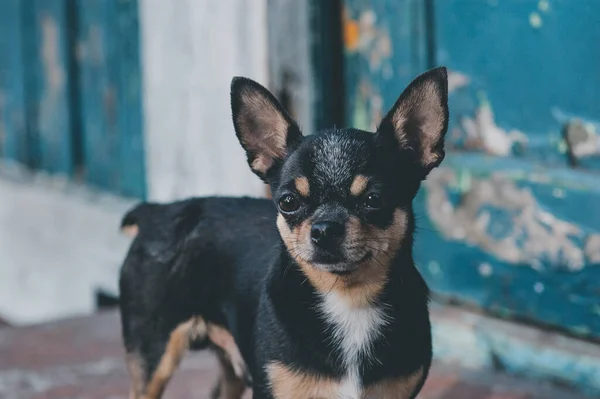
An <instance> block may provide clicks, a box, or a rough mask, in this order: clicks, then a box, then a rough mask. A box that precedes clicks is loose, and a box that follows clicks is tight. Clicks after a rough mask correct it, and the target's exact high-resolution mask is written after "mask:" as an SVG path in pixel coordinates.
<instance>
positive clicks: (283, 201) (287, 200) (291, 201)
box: [279, 194, 300, 213]
mask: <svg viewBox="0 0 600 399" xmlns="http://www.w3.org/2000/svg"><path fill="white" fill-rule="evenodd" d="M298 208H300V201H298V198H296V197H294V196H293V195H292V194H285V195H284V196H283V197H281V198H280V199H279V209H281V211H282V212H285V213H290V212H294V211H297V210H298Z"/></svg>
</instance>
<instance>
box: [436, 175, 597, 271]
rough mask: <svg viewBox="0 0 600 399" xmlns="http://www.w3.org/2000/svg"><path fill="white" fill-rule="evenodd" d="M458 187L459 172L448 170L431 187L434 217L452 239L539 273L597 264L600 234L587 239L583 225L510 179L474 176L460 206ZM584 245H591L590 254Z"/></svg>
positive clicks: (493, 176)
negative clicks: (454, 194) (454, 196)
mask: <svg viewBox="0 0 600 399" xmlns="http://www.w3.org/2000/svg"><path fill="white" fill-rule="evenodd" d="M458 185H459V176H458V174H457V173H456V172H455V171H454V170H451V169H447V168H446V169H442V170H439V171H437V172H436V173H434V174H432V176H431V178H429V179H428V180H427V181H426V183H425V187H426V190H427V200H426V207H427V213H428V216H429V217H430V219H431V221H432V222H433V223H434V225H435V227H436V228H437V229H438V230H439V232H440V233H441V234H442V235H443V236H444V237H445V238H446V239H448V240H454V241H464V242H466V243H467V244H469V245H474V246H477V247H479V248H480V249H482V250H483V251H485V252H487V253H490V254H492V255H493V256H495V257H496V258H497V259H499V260H502V261H505V262H508V263H511V264H514V265H530V266H531V267H532V268H534V269H537V270H539V269H542V268H544V267H545V266H550V267H552V268H566V269H567V270H571V271H576V270H580V269H582V268H583V266H584V265H585V264H586V260H587V261H588V262H589V263H594V262H592V260H593V259H594V260H596V259H598V257H600V236H596V235H588V236H587V237H586V234H585V233H584V232H583V231H582V230H581V229H580V228H579V227H578V226H577V225H575V224H573V223H569V222H567V221H565V220H561V219H559V218H558V217H556V216H555V215H553V214H551V213H549V212H547V211H546V210H545V209H543V208H542V207H541V206H540V205H539V204H538V202H537V200H536V198H535V197H534V195H533V194H532V193H531V191H530V190H529V189H528V188H526V187H525V188H521V187H518V186H517V185H516V184H515V182H514V181H512V180H510V179H508V178H507V177H505V176H502V175H500V174H493V175H492V176H491V177H489V178H470V182H469V187H468V189H467V191H465V192H463V193H462V196H461V199H460V201H458V203H457V204H454V203H453V202H452V200H451V198H450V195H449V192H448V188H449V187H452V186H454V187H457V186H458ZM581 242H586V247H585V250H584V248H582V246H581V244H580V243H581ZM586 258H587V259H586Z"/></svg>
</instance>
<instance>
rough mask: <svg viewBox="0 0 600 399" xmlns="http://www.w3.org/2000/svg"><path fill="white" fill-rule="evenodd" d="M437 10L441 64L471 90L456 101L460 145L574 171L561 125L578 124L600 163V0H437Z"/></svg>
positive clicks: (462, 90) (457, 93)
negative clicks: (569, 166)
mask: <svg viewBox="0 0 600 399" xmlns="http://www.w3.org/2000/svg"><path fill="white" fill-rule="evenodd" d="M434 14H435V31H436V34H435V42H436V53H435V58H436V60H437V62H438V63H440V64H444V65H446V66H448V68H449V69H450V70H451V71H454V72H455V73H457V74H460V76H459V75H456V76H455V79H454V82H455V83H457V84H460V82H461V81H462V82H463V84H464V85H463V86H462V87H457V86H455V90H454V92H453V94H452V95H451V97H450V102H451V111H452V112H451V116H452V120H451V130H452V135H451V136H450V139H451V141H452V143H453V144H454V146H455V147H457V148H459V149H468V150H475V151H482V152H486V153H490V154H494V155H499V156H519V157H526V158H528V159H531V160H532V161H535V162H542V163H546V164H555V165H557V164H561V165H566V164H567V157H566V154H565V149H566V145H565V143H564V142H563V139H562V130H563V126H564V124H565V123H567V122H569V121H571V120H572V119H575V118H578V119H581V120H582V121H584V122H586V123H587V124H588V125H590V129H589V130H590V134H589V136H590V137H589V138H587V139H585V138H581V140H587V142H588V143H587V144H588V146H591V147H593V149H592V150H591V156H590V158H591V157H592V156H594V157H596V158H599V157H600V140H598V138H599V137H600V136H599V135H600V107H599V106H598V104H599V103H600V92H599V91H598V90H597V89H596V88H597V87H600V74H598V71H599V70H600V52H598V51H591V49H596V48H598V43H600V17H599V15H600V3H599V2H598V1H597V0H580V1H577V7H573V2H572V1H569V0H558V1H547V0H541V1H540V0H502V1H480V2H475V1H470V0H435V1H434ZM490 114H491V115H490ZM595 141H598V143H595ZM584 163H585V162H584ZM595 165H596V166H595V168H596V169H600V162H597V163H595Z"/></svg>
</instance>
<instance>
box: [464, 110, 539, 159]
mask: <svg viewBox="0 0 600 399" xmlns="http://www.w3.org/2000/svg"><path fill="white" fill-rule="evenodd" d="M461 126H462V128H463V130H464V132H465V134H466V143H465V146H466V147H468V148H470V149H480V150H483V151H485V152H486V153H488V154H491V155H499V156H507V155H510V154H511V153H512V151H513V147H514V145H515V144H521V145H526V144H527V142H528V139H527V135H525V134H524V133H523V132H521V131H520V130H517V129H512V130H510V131H507V130H505V129H502V128H501V127H500V126H498V125H496V122H495V120H494V112H493V110H492V107H491V105H490V104H489V102H487V101H486V100H484V101H483V102H482V104H481V106H480V107H479V108H478V109H477V111H476V113H475V117H474V118H470V117H464V118H463V119H462V121H461Z"/></svg>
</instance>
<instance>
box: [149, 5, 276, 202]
mask: <svg viewBox="0 0 600 399" xmlns="http://www.w3.org/2000/svg"><path fill="white" fill-rule="evenodd" d="M140 18H141V30H142V68H143V72H142V73H143V87H144V114H145V120H144V125H145V136H144V139H145V146H146V165H147V179H148V197H149V198H150V199H153V200H161V201H164V200H170V199H173V198H181V197H186V196H190V195H210V194H221V195H253V196H261V195H264V193H265V187H264V185H263V184H262V183H261V182H260V181H259V180H258V178H256V177H255V176H254V175H253V174H252V173H251V172H250V171H249V168H248V166H247V164H246V160H245V156H244V154H243V151H242V150H241V148H240V146H239V144H238V142H237V139H236V137H235V134H234V132H233V125H232V122H231V112H230V107H229V84H230V81H231V78H232V77H233V76H235V75H244V76H247V77H250V78H252V79H255V80H257V81H259V82H261V83H263V84H265V85H266V84H268V66H267V62H268V61H267V11H266V0H221V1H218V2H217V1H212V0H178V1H164V0H142V1H140Z"/></svg>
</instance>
